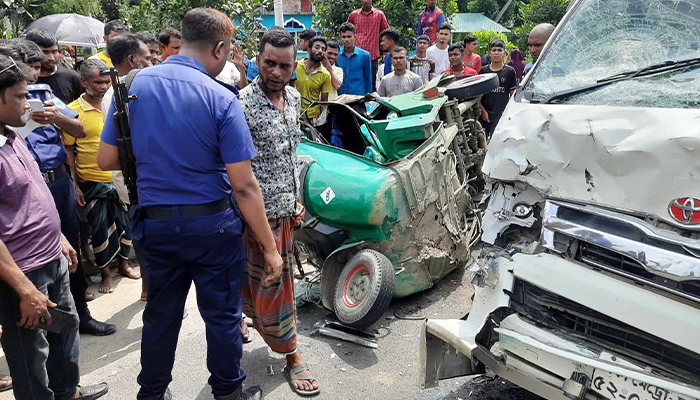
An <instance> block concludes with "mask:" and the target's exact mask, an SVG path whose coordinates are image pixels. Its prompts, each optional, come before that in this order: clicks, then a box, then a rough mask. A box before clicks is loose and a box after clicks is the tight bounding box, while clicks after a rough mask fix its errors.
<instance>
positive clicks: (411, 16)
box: [313, 0, 457, 50]
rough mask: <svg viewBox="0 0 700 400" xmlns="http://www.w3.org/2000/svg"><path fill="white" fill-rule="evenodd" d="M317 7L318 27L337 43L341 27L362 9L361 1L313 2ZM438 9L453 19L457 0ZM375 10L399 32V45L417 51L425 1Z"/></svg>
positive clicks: (386, 2)
mask: <svg viewBox="0 0 700 400" xmlns="http://www.w3.org/2000/svg"><path fill="white" fill-rule="evenodd" d="M313 1H314V6H315V7H316V15H315V16H314V26H316V27H318V28H319V29H320V30H321V31H322V32H323V34H324V35H325V36H328V37H331V38H334V39H337V38H338V36H339V33H338V31H337V30H338V27H339V26H340V24H342V23H343V22H345V21H347V20H348V15H350V13H351V12H352V11H353V10H355V9H357V8H359V7H360V2H359V1H357V0H330V1H329V0H313ZM437 6H438V7H439V8H440V9H441V10H442V11H443V12H444V13H445V16H446V17H449V16H451V15H453V14H454V13H456V12H457V0H439V1H438V4H437ZM374 7H376V8H378V9H380V10H382V11H383V12H384V14H385V15H386V19H387V21H388V22H389V26H391V27H392V28H394V29H396V30H398V31H399V33H400V34H401V41H400V43H399V45H401V46H404V47H406V48H408V49H409V50H412V49H413V48H415V43H416V32H417V28H418V15H420V13H421V11H423V9H424V8H425V0H408V1H404V0H376V1H375V2H374Z"/></svg>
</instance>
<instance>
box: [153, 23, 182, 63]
mask: <svg viewBox="0 0 700 400" xmlns="http://www.w3.org/2000/svg"><path fill="white" fill-rule="evenodd" d="M158 41H160V50H161V54H160V57H158V58H156V59H155V60H154V64H155V63H158V64H160V63H162V62H163V61H165V60H167V59H168V57H170V56H174V55H176V54H178V53H180V47H182V35H181V34H180V31H178V30H177V29H175V28H165V29H163V30H162V31H161V32H160V35H158Z"/></svg>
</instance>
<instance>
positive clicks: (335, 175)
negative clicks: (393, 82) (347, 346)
mask: <svg viewBox="0 0 700 400" xmlns="http://www.w3.org/2000/svg"><path fill="white" fill-rule="evenodd" d="M497 86H498V80H497V77H496V75H495V74H489V75H480V76H475V77H467V78H465V79H461V80H458V81H455V80H454V78H453V77H451V76H440V77H437V78H436V79H434V80H433V81H431V82H429V83H428V84H427V85H426V86H425V87H424V88H422V89H419V90H417V91H416V92H413V93H408V94H404V95H399V96H395V97H393V98H391V99H382V98H379V97H378V96H377V95H376V94H374V95H367V96H364V97H362V96H341V97H340V98H339V99H336V100H335V101H333V102H319V103H315V104H320V105H322V106H323V107H327V112H328V115H329V117H328V122H327V123H326V124H325V126H321V127H313V126H311V125H305V126H304V127H303V130H304V132H305V136H306V137H305V138H304V139H303V141H302V143H301V145H300V146H299V148H298V150H297V155H298V161H299V165H298V176H299V182H300V198H301V199H302V202H303V205H304V207H306V216H305V221H304V223H303V226H302V228H301V229H300V230H298V231H296V232H295V234H294V241H295V248H296V250H297V251H298V253H301V254H306V255H307V256H308V258H307V262H308V263H309V264H311V265H313V266H314V267H315V268H316V269H317V273H315V274H313V275H312V276H311V277H306V278H305V280H304V281H303V282H301V284H300V285H297V295H298V297H300V298H302V299H304V300H307V301H314V300H316V301H319V302H321V303H322V304H323V306H325V307H326V308H328V309H330V310H333V311H334V312H335V313H336V315H337V317H338V319H339V320H340V321H341V322H343V323H345V324H347V325H350V326H354V327H365V326H368V325H371V324H372V323H374V322H376V321H377V320H378V319H379V318H380V317H381V316H382V314H383V313H384V312H385V311H386V309H387V307H388V306H389V303H390V301H391V299H392V297H393V298H399V297H404V296H407V295H410V294H413V293H416V292H420V291H422V290H425V289H428V288H430V287H431V286H432V285H433V284H434V283H435V282H436V281H437V280H439V279H440V278H442V277H444V276H445V275H446V274H447V273H449V272H450V271H452V270H454V269H455V268H457V267H458V266H461V265H464V264H465V263H466V262H467V261H468V258H469V249H470V248H471V246H472V245H473V244H474V243H475V242H477V241H478V240H479V237H480V234H481V228H480V226H481V225H480V218H481V216H480V214H479V212H478V211H477V209H476V204H478V201H479V195H480V194H481V192H482V189H483V185H484V179H483V176H482V174H481V172H480V169H481V165H482V164H483V160H484V156H485V151H486V150H485V148H486V138H485V136H484V131H483V129H482V128H481V126H480V124H479V122H478V116H479V112H480V111H479V96H481V95H482V94H484V93H487V92H489V91H491V90H493V89H494V88H496V87H497ZM319 289H320V294H319ZM312 292H315V293H316V296H315V299H314V295H313V294H310V293H312Z"/></svg>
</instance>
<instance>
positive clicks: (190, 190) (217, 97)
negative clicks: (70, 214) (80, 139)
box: [102, 55, 298, 207]
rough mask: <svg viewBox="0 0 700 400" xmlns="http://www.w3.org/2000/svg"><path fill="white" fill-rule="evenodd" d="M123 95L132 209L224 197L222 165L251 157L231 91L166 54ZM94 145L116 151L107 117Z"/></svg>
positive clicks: (227, 190) (227, 188)
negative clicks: (132, 167)
mask: <svg viewBox="0 0 700 400" xmlns="http://www.w3.org/2000/svg"><path fill="white" fill-rule="evenodd" d="M129 94H130V95H133V94H135V95H136V96H137V98H136V99H135V100H132V101H130V102H129V112H130V118H131V141H132V147H133V149H134V156H135V158H136V174H137V180H136V186H137V188H138V196H139V203H140V204H141V205H142V206H144V207H147V206H157V205H192V204H206V203H211V202H214V201H218V200H221V199H222V198H224V197H225V196H230V195H231V183H230V181H229V178H228V175H227V174H226V164H233V163H238V162H241V161H245V160H249V159H251V158H253V157H255V147H254V146H253V141H252V140H251V137H250V131H249V130H248V125H247V124H246V121H245V117H244V116H243V110H242V109H241V105H240V103H239V101H238V96H237V94H238V91H237V90H236V89H235V88H234V87H232V86H230V85H226V84H224V83H221V82H218V81H217V80H215V79H214V78H212V77H211V76H209V75H208V74H207V70H206V68H204V65H202V64H201V63H200V62H199V61H197V60H195V59H192V58H190V57H186V56H182V55H174V56H170V57H168V58H167V60H165V62H163V63H162V64H160V65H159V66H158V67H154V68H146V69H144V70H143V71H141V72H139V73H138V75H136V77H135V78H134V80H133V81H132V84H131V88H130V89H129ZM297 112H298V110H297ZM112 114H114V103H112V105H111V106H110V111H109V115H112ZM102 141H104V142H105V143H107V144H110V145H112V146H116V145H117V139H116V131H115V127H114V119H113V118H107V120H106V122H105V126H104V129H103V130H102Z"/></svg>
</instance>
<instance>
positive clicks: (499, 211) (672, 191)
mask: <svg viewBox="0 0 700 400" xmlns="http://www.w3.org/2000/svg"><path fill="white" fill-rule="evenodd" d="M483 171H484V173H485V174H487V176H488V177H489V178H490V181H491V191H490V197H489V198H488V200H487V204H488V205H487V208H486V212H485V215H484V218H483V225H484V235H483V241H484V242H487V243H491V244H495V245H496V246H498V247H501V248H505V249H508V251H503V252H501V253H502V254H505V257H504V256H501V257H497V258H494V259H492V260H491V261H490V262H484V263H482V265H475V266H473V267H471V268H472V270H473V271H474V273H475V275H476V279H474V284H475V290H476V294H475V296H474V299H473V305H472V309H471V310H470V312H469V314H468V316H467V318H465V320H428V321H427V322H426V323H425V326H424V331H423V337H422V340H421V358H422V368H423V371H422V374H421V375H422V382H421V383H422V385H423V386H424V387H430V386H435V385H437V384H438V381H439V380H440V379H446V378H449V377H454V376H463V375H473V374H479V373H482V372H484V371H485V367H488V368H489V369H491V370H493V371H495V373H497V374H498V375H500V376H501V377H503V378H505V379H507V380H509V381H511V382H513V383H516V384H518V385H520V386H521V387H523V388H525V389H528V390H530V391H532V392H534V393H536V394H539V395H540V396H543V397H545V398H547V399H562V400H563V399H584V398H586V399H610V400H618V399H621V400H680V399H685V400H691V399H700V0H578V1H574V2H573V4H572V6H571V7H570V10H569V11H568V13H567V15H566V16H565V18H564V19H563V20H562V22H561V23H560V24H559V26H558V27H557V30H556V31H555V32H554V34H553V36H552V37H551V38H550V41H549V43H548V44H547V46H546V47H545V49H544V51H543V52H542V55H541V57H540V59H539V60H538V62H537V64H536V65H535V67H534V68H533V70H532V72H531V73H530V75H529V76H528V77H527V78H526V79H525V80H524V82H523V83H522V84H521V86H520V88H519V89H518V91H517V93H516V95H515V97H514V98H513V99H512V100H511V102H510V104H509V105H508V108H507V109H506V111H505V114H504V116H503V117H502V118H501V122H500V124H499V125H498V127H497V129H496V132H495V134H494V137H493V139H492V140H491V143H490V144H489V147H488V152H487V156H486V161H485V164H484V166H483ZM487 247H488V246H487Z"/></svg>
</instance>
